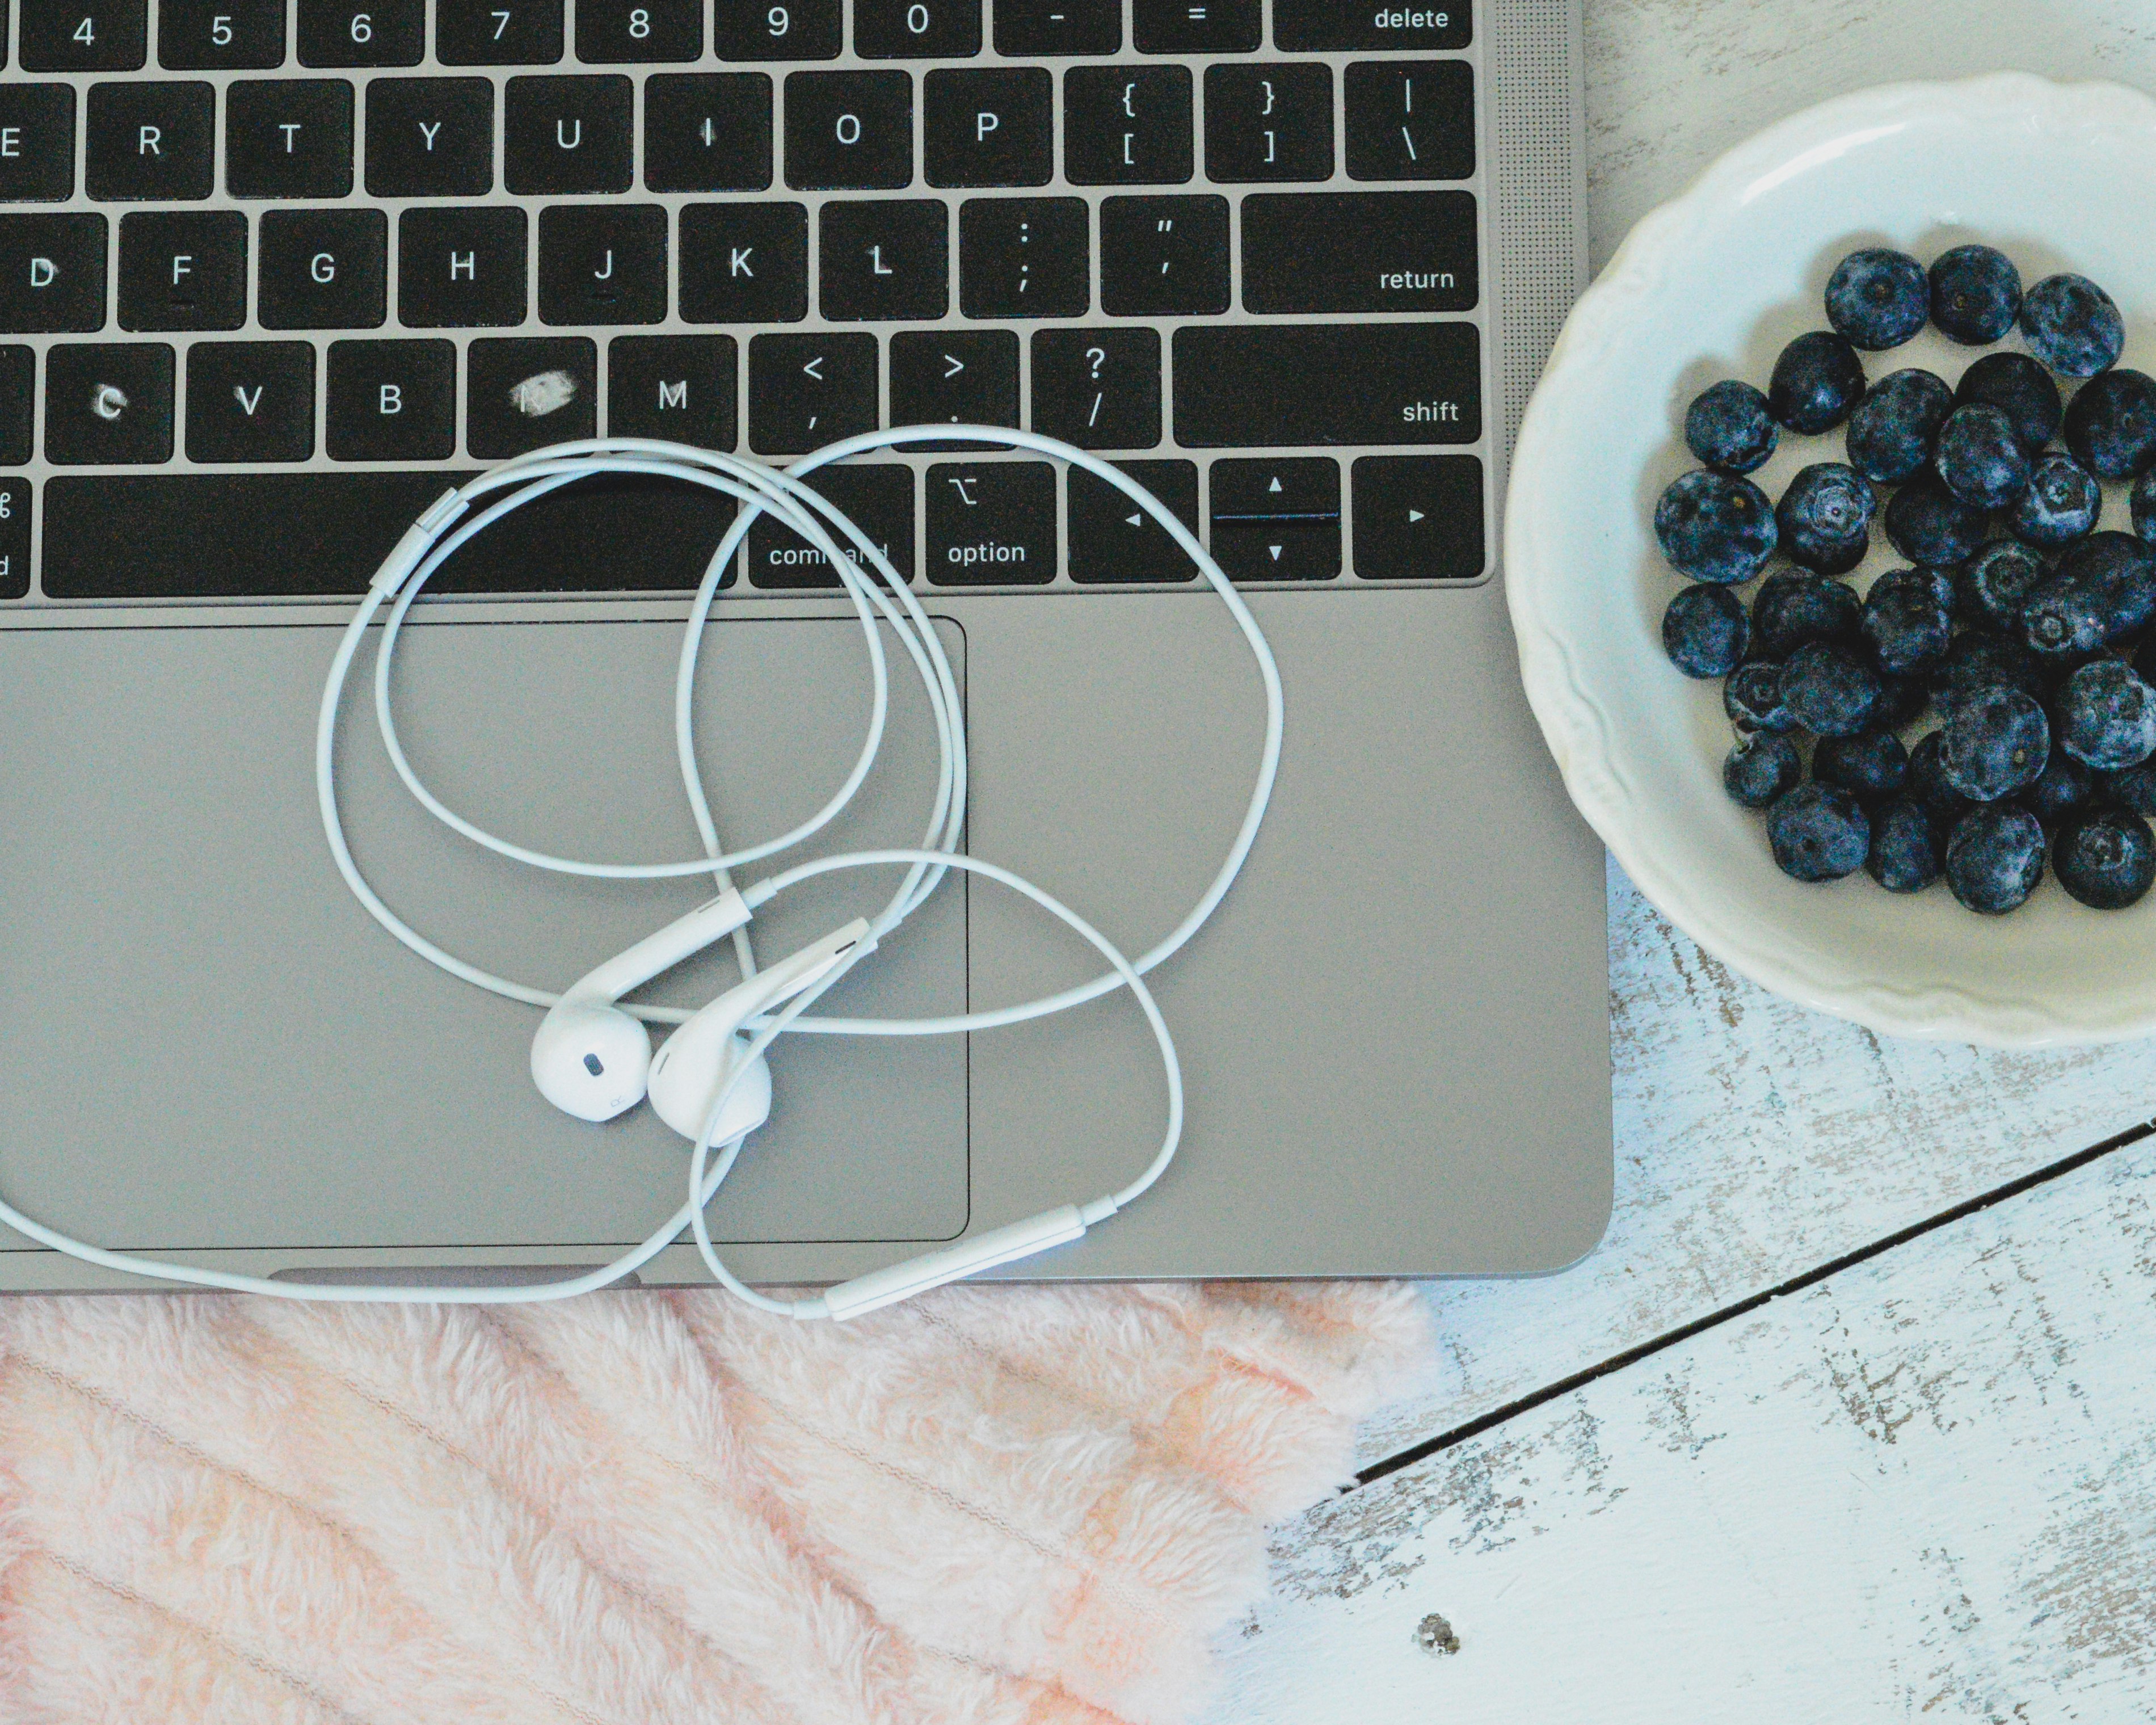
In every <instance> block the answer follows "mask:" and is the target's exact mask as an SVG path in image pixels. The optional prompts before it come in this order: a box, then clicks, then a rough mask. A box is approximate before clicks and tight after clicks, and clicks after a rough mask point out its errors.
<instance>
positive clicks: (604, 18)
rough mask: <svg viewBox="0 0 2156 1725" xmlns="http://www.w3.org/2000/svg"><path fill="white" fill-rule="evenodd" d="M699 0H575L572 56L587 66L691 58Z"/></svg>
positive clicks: (699, 48)
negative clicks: (575, 19)
mask: <svg viewBox="0 0 2156 1725" xmlns="http://www.w3.org/2000/svg"><path fill="white" fill-rule="evenodd" d="M703 51H704V7H703V0H577V59H580V60H582V61H583V63H584V64H586V65H588V66H617V65H621V64H624V63H634V62H638V61H643V62H647V63H648V62H652V61H660V60H665V61H678V60H693V59H696V57H697V56H698V55H700V54H702V53H703Z"/></svg>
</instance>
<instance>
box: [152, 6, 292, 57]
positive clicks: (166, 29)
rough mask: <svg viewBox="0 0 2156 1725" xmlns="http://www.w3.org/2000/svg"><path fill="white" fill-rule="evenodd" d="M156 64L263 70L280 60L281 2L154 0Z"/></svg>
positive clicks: (282, 52)
mask: <svg viewBox="0 0 2156 1725" xmlns="http://www.w3.org/2000/svg"><path fill="white" fill-rule="evenodd" d="M157 64H159V65H161V66H162V67H164V68H165V69H167V71H172V72H264V71H268V70H269V69H270V68H271V67H273V66H281V65H283V64H285V0H157Z"/></svg>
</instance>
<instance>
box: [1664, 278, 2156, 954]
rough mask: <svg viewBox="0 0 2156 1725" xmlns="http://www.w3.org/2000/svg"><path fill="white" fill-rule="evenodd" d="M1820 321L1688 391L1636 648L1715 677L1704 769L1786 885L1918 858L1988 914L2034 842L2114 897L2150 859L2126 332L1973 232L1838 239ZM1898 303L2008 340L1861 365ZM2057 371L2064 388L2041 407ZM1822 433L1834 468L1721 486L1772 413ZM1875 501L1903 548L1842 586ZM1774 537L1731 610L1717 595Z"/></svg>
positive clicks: (1775, 421)
mask: <svg viewBox="0 0 2156 1725" xmlns="http://www.w3.org/2000/svg"><path fill="white" fill-rule="evenodd" d="M1826 315H1827V321H1828V322H1829V323H1830V324H1831V325H1832V326H1833V328H1832V329H1831V330H1830V331H1829V330H1821V331H1815V332H1814V333H1812V334H1809V335H1804V336H1798V337H1797V339H1796V340H1795V341H1792V342H1790V343H1789V346H1788V347H1785V348H1784V349H1783V350H1782V353H1781V356H1780V357H1779V358H1778V359H1777V360H1776V361H1775V362H1774V377H1773V378H1772V379H1771V380H1770V381H1769V382H1768V388H1767V393H1765V394H1761V393H1759V391H1758V390H1757V389H1755V388H1753V387H1752V386H1751V385H1750V384H1748V383H1743V382H1735V381H1731V382H1722V383H1717V384H1715V385H1714V386H1713V387H1712V388H1710V389H1708V390H1707V391H1706V392H1705V393H1702V395H1701V396H1700V397H1699V398H1698V399H1697V400H1696V401H1694V402H1693V403H1692V404H1691V409H1690V411H1689V412H1687V413H1686V415H1685V441H1686V444H1689V445H1690V446H1691V451H1692V453H1693V454H1695V455H1697V457H1698V458H1699V459H1700V460H1701V461H1702V462H1703V463H1705V464H1706V465H1705V467H1704V469H1703V470H1701V471H1697V472H1693V473H1687V474H1686V475H1683V476H1682V477H1681V478H1680V479H1678V480H1676V481H1675V482H1674V483H1672V484H1671V485H1670V487H1669V488H1668V490H1666V491H1664V492H1663V493H1662V495H1661V501H1659V502H1658V503H1657V504H1656V505H1655V537H1656V538H1657V539H1659V540H1660V541H1661V547H1662V551H1663V552H1664V554H1665V555H1666V557H1668V558H1669V560H1670V562H1671V563H1672V564H1674V565H1675V566H1676V568H1677V570H1678V571H1679V572H1681V573H1682V574H1683V575H1685V576H1686V577H1687V578H1689V579H1690V580H1691V582H1692V583H1693V584H1692V585H1691V586H1689V587H1687V588H1685V590H1684V591H1683V592H1681V593H1679V594H1677V596H1676V598H1674V599H1672V600H1671V602H1670V606H1669V609H1668V610H1667V611H1666V613H1665V614H1664V615H1663V618H1662V643H1663V645H1664V647H1665V648H1666V649H1667V651H1668V653H1669V656H1670V659H1671V662H1672V663H1674V664H1675V665H1676V667H1677V669H1678V670H1681V671H1682V672H1684V673H1685V675H1687V676H1691V677H1702V678H1704V677H1722V678H1726V679H1727V681H1726V682H1725V683H1724V684H1723V685H1722V704H1723V706H1724V707H1725V708H1726V709H1727V711H1728V714H1729V717H1730V721H1731V722H1732V724H1733V725H1734V726H1736V728H1737V732H1738V741H1737V744H1736V747H1733V748H1732V750H1731V751H1730V752H1729V757H1728V760H1727V762H1726V763H1725V764H1724V767H1723V768H1722V783H1724V785H1725V786H1726V787H1727V789H1728V792H1729V794H1730V795H1731V796H1732V798H1735V799H1736V800H1737V801H1738V803H1742V804H1743V805H1744V806H1745V807H1746V808H1748V809H1764V810H1765V811H1766V815H1767V838H1768V844H1769V845H1771V846H1772V848H1773V850H1774V860H1775V862H1776V863H1777V864H1779V865H1780V866H1781V868H1782V869H1783V870H1784V872H1785V873H1787V874H1789V875H1794V876H1795V878H1796V879H1798V880H1840V878H1842V877H1843V876H1844V875H1851V874H1854V873H1855V872H1856V870H1858V869H1859V868H1862V869H1865V870H1867V871H1868V872H1869V873H1870V874H1871V877H1872V879H1873V880H1876V881H1877V882H1878V883H1879V884H1880V885H1881V886H1884V887H1885V888H1886V890H1887V891H1890V892H1920V891H1922V890H1923V889H1924V888H1926V887H1928V886H1931V885H1932V884H1933V882H1934V881H1936V880H1939V879H1941V878H1942V877H1943V878H1944V879H1945V880H1946V883H1947V886H1948V890H1949V891H1951V892H1952V893H1953V896H1954V897H1955V898H1956V899H1958V900H1959V901H1960V902H1961V903H1962V904H1963V905H1965V906H1968V907H1969V909H1970V910H1972V911H1982V912H1984V913H1987V914H1990V915H1998V914H2001V913H2003V912H2005V911H2011V910H2014V909H2015V908H2016V907H2017V906H2020V904H2021V903H2022V902H2023V901H2025V899H2027V897H2028V896H2029V895H2030V892H2031V891H2034V890H2035V886H2036V885H2037V883H2038V882H2039V881H2040V880H2041V879H2042V878H2043V875H2044V868H2045V864H2046V860H2049V862H2050V864H2051V870H2052V872H2053V873H2054V874H2056V875H2057V876H2058V879H2059V884H2060V885H2061V886H2063V887H2065V888H2066V891H2068V892H2069V893H2071V895H2072V896H2074V897H2075V898H2076V899H2078V900H2079V901H2081V902H2082V903H2083V904H2085V905H2091V906H2095V907H2096V908H2097V909H2099V910H2118V909H2122V908H2123V907H2124V906H2128V905H2130V904H2132V903H2133V902H2134V901H2136V900H2138V899H2139V898H2140V897H2141V896H2142V895H2143V894H2144V893H2145V892H2147V891H2148V888H2149V885H2150V882H2151V881H2152V880H2156V836H2153V835H2152V834H2151V833H2150V830H2149V826H2148V821H2147V819H2144V817H2145V816H2148V815H2150V814H2156V689H2152V688H2151V687H2150V684H2151V682H2156V548H2152V547H2151V545H2150V543H2149V542H2150V541H2151V540H2156V378H2151V377H2148V376H2147V375H2145V374H2144V373H2143V372H2136V371H2129V370H2126V369H2123V368H2121V367H2119V366H2118V364H2117V360H2118V356H2119V352H2120V351H2121V349H2122V348H2123V347H2124V345H2125V328H2124V326H2123V323H2122V321H2121V320H2120V317H2119V314H2118V308H2117V305H2114V304H2113V303H2112V299H2111V296H2110V295H2108V294H2107V293H2105V292H2104V290H2102V288H2100V287H2098V286H2097V285H2096V284H2095V283H2094V282H2092V281H2090V280H2087V279H2086V278H2085V277H2082V276H2079V275H2052V276H2047V277H2046V279H2045V280H2041V281H2040V282H2037V283H2036V284H2035V285H2034V286H2032V287H2030V288H2029V289H2028V290H2026V291H2024V290H2023V288H2022V285H2021V277H2020V273H2019V272H2018V271H2017V270H2015V267H2014V264H2013V263H2012V262H2011V261H2010V259H2007V258H2006V257H2005V255H2004V254H2001V253H1999V252H1997V251H1994V249H1992V248H1990V247H1989V246H1982V245H1964V246H1958V247H1956V248H1955V249H1953V250H1952V251H1949V252H1948V253H1947V254H1944V255H1943V257H1940V258H1939V259H1937V260H1936V261H1935V262H1934V263H1933V264H1932V267H1931V269H1930V270H1929V271H1927V270H1925V269H1924V267H1923V265H1922V264H1919V263H1918V262H1917V260H1916V259H1914V258H1912V257H1909V256H1907V255H1906V254H1902V253H1901V252H1897V251H1889V250H1885V249H1866V250H1863V251H1857V252H1852V253H1851V254H1850V255H1849V256H1847V257H1846V258H1845V259H1842V260H1841V262H1840V264H1838V265H1837V266H1836V267H1835V272H1834V275H1833V277H1832V279H1831V280H1830V281H1829V282H1828V283H1827V289H1826ZM1927 321H1929V322H1930V323H1931V324H1932V325H1933V327H1935V328H1937V329H1938V331H1941V332H1942V333H1943V334H1944V335H1945V336H1948V337H1949V338H1950V339H1952V340H1953V341H1957V342H1960V343H1962V344H1963V345H1966V346H1969V347H1980V346H1989V344H1992V343H1994V342H1997V341H1999V340H2000V339H2001V338H2002V337H2004V336H2006V335H2007V334H2008V333H2009V332H2010V331H2013V330H2015V329H2016V328H2017V327H2018V329H2019V331H2020V336H2021V341H2022V342H2023V343H2024V344H2025V347H2026V349H2027V351H2026V352H2022V351H2020V349H2003V348H2002V349H1999V351H1996V352H1989V353H1987V354H1985V355H1984V356H1983V357H1981V358H1979V359H1977V360H1975V361H1974V362H1973V363H1972V364H1970V365H1969V367H1968V368H1967V369H1966V370H1965V371H1964V372H1963V373H1962V377H1961V380H1960V382H1959V383H1958V385H1956V386H1954V387H1953V388H1949V387H1948V384H1947V382H1945V380H1944V379H1943V378H1941V377H1938V376H1936V375H1934V374H1933V372H1928V371H1923V370H1918V369H1914V368H1912V369H1907V370H1902V371H1897V372H1889V373H1888V374H1886V376H1884V377H1881V378H1880V379H1879V380H1878V381H1877V382H1867V381H1866V377H1865V372H1864V363H1863V361H1862V359H1861V352H1881V351H1883V350H1885V349H1888V348H1892V347H1899V346H1900V345H1901V344H1902V343H1903V342H1905V341H1908V340H1909V339H1910V338H1911V337H1912V336H1915V335H1916V334H1917V331H1920V330H1921V329H1922V328H1923V327H1924V326H1925V323H1926V322H1927ZM2032 356H2033V357H2032ZM2055 373H2056V377H2055V376H2054V374H2055ZM2058 377H2065V378H2067V379H2069V380H2076V381H2077V382H2078V380H2081V379H2087V382H2079V383H2078V387H2077V388H2075V389H2074V391H2073V394H2072V398H2071V400H2065V399H2062V398H2061V392H2060V388H2059V383H2058V381H2057V378H2058ZM1837 426H1840V427H1841V428H1842V434H1843V446H1844V453H1845V455H1846V457H1847V459H1845V460H1842V461H1821V462H1818V463H1815V464H1814V465H1810V466H1807V467H1805V468H1804V469H1803V470H1801V471H1800V472H1799V473H1798V474H1797V475H1796V476H1795V477H1794V479H1792V480H1790V481H1789V485H1788V487H1787V488H1786V489H1785V490H1784V491H1783V493H1782V496H1781V499H1780V501H1779V502H1777V501H1773V500H1770V499H1769V498H1768V496H1767V495H1766V493H1765V492H1763V491H1762V490H1760V489H1759V487H1758V486H1757V485H1754V484H1753V482H1752V481H1751V480H1748V479H1746V478H1744V477H1743V475H1746V474H1748V473H1750V472H1752V471H1753V470H1755V469H1757V468H1758V467H1759V466H1760V465H1762V464H1763V463H1764V462H1765V461H1766V460H1767V459H1768V457H1769V456H1771V455H1772V454H1774V450H1775V448H1776V445H1777V444H1778V443H1779V439H1781V437H1782V435H1783V434H1784V433H1785V432H1794V433H1796V434H1799V435H1801V436H1804V437H1818V436H1820V435H1821V434H1824V433H1826V432H1830V431H1832V430H1833V429H1835V427H1837ZM2054 439H2060V440H2061V441H2063V443H2064V444H2065V447H2064V448H2063V449H2061V448H2057V447H2055V446H2054ZM2105 480H2113V481H2129V480H2130V481H2131V482H2132V486H2131V490H2130V491H2129V493H2128V513H2129V515H2130V516H2131V520H2132V524H2133V530H2134V531H2133V532H2131V533H2128V532H2117V531H2107V532H2099V531H2097V521H2098V520H2099V518H2100V517H2101V516H2102V510H2103V485H2102V482H2103V481H2105ZM1875 520H1876V524H1877V525H1878V526H1880V527H1881V529H1882V530H1883V531H1884V532H1885V534H1886V538H1887V540H1888V542H1890V543H1891V544H1892V546H1893V547H1894V549H1895V551H1896V552H1897V553H1898V554H1899V555H1900V557H1902V558H1903V559H1905V560H1906V562H1907V563H1908V564H1909V565H1910V567H1901V568H1895V569H1892V570H1889V571H1888V572H1886V573H1885V574H1882V575H1881V576H1880V577H1879V578H1877V579H1876V580H1875V581H1874V582H1872V583H1871V587H1870V589H1869V590H1868V591H1867V592H1866V593H1863V594H1862V595H1861V596H1860V595H1859V594H1858V593H1856V590H1855V589H1854V588H1851V587H1850V586H1849V585H1848V584H1847V583H1845V582H1844V581H1843V580H1842V579H1840V578H1841V577H1843V576H1845V575H1847V574H1848V573H1850V572H1851V571H1852V570H1854V569H1855V568H1856V567H1857V565H1858V564H1859V563H1861V562H1862V561H1863V560H1864V558H1865V557H1866V553H1867V552H1869V550H1870V548H1871V531H1872V527H1873V526H1874V524H1875ZM1777 552H1779V554H1780V558H1781V562H1779V565H1778V566H1776V567H1774V568H1773V570H1772V572H1770V573H1767V575H1766V578H1765V579H1764V580H1763V581H1761V582H1760V583H1759V585H1758V588H1757V589H1756V590H1755V592H1754V593H1753V596H1752V602H1751V603H1750V605H1749V606H1747V605H1746V604H1745V603H1744V601H1743V599H1742V598H1740V597H1739V596H1738V589H1739V588H1742V587H1743V586H1745V585H1746V584H1747V583H1750V582H1751V581H1753V579H1754V578H1758V576H1759V575H1761V573H1762V572H1764V571H1767V570H1768V567H1769V565H1770V564H1773V563H1774V562H1775V558H1776V553H1777ZM1933 713H1936V714H1937V716H1938V721H1939V722H1938V726H1937V728H1936V729H1933V730H1931V731H1929V732H1928V733H1927V734H1925V735H1923V736H1922V737H1920V738H1918V739H1917V740H1916V741H1915V742H1907V741H1906V740H1905V739H1907V738H1908V737H1911V736H1912V735H1913V734H1914V733H1915V732H1916V731H1917V728H1918V727H1919V721H1922V720H1924V719H1925V718H1926V716H1928V715H1929V714H1933ZM1807 742H1809V749H1807V747H1806V744H1807ZM1808 755H1809V758H1807V756H1808Z"/></svg>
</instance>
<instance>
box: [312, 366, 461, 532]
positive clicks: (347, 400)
mask: <svg viewBox="0 0 2156 1725" xmlns="http://www.w3.org/2000/svg"><path fill="white" fill-rule="evenodd" d="M329 372H330V384H329V401H328V413H327V414H326V418H325V424H326V427H327V434H326V438H325V439H324V441H325V443H326V446H327V448H328V450H329V456H330V459H331V460H332V461H446V460H447V459H449V457H450V456H452V455H454V454H456V452H457V347H456V343H455V342H454V341H332V342H331V343H330V366H329ZM434 495H436V496H439V495H441V493H440V492H439V491H437V492H436V493H435V494H434ZM429 501H432V500H431V499H429ZM425 506H426V505H425V504H424V503H422V504H421V505H420V508H422V509H423V508H424V507H425ZM417 512H418V511H413V513H414V514H416V513H417ZM409 524H410V521H409V518H407V519H406V520H405V521H403V522H401V523H400V524H399V525H400V526H408V525H409Z"/></svg>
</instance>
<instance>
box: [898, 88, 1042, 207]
mask: <svg viewBox="0 0 2156 1725" xmlns="http://www.w3.org/2000/svg"><path fill="white" fill-rule="evenodd" d="M1054 108H1055V84H1054V82H1053V80H1050V77H1049V75H1048V74H1047V72H1046V71H1045V69H1042V68H1041V67H1039V66H1009V67H1000V68H997V69H993V70H989V69H981V70H978V71H977V70H973V69H965V70H954V69H949V68H942V69H937V70H936V71H933V72H931V73H929V74H928V75H927V77H926V78H924V79H923V80H921V158H922V167H923V169H924V172H926V174H927V179H928V183H929V184H930V185H932V186H1045V185H1046V184H1047V183H1048V182H1049V180H1050V177H1052V176H1053V175H1054V173H1055V116H1054V111H1053V110H1054Z"/></svg>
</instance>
